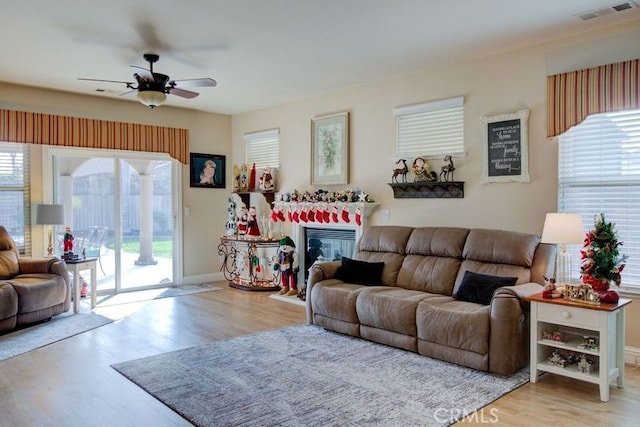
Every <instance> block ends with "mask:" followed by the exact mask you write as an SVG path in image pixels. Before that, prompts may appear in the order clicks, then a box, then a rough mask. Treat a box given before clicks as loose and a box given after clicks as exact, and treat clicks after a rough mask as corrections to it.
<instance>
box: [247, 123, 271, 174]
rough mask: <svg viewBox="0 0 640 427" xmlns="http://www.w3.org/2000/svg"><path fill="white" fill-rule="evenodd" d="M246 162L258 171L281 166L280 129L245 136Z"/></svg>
mask: <svg viewBox="0 0 640 427" xmlns="http://www.w3.org/2000/svg"><path fill="white" fill-rule="evenodd" d="M244 143H245V150H246V155H245V160H246V163H247V164H248V165H252V164H253V163H255V164H256V168H257V169H262V168H266V167H269V168H278V167H279V166H280V129H269V130H263V131H259V132H251V133H245V134H244Z"/></svg>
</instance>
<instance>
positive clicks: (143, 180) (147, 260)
mask: <svg viewBox="0 0 640 427" xmlns="http://www.w3.org/2000/svg"><path fill="white" fill-rule="evenodd" d="M50 151H51V164H52V175H53V184H54V185H53V198H54V200H55V201H56V202H57V203H61V204H63V205H64V206H65V217H66V222H67V225H69V226H70V227H71V234H72V235H73V237H74V253H76V254H78V255H80V256H82V254H85V255H86V256H87V257H95V258H97V259H98V283H97V285H98V286H97V288H98V293H112V292H120V291H125V290H134V289H141V288H150V287H158V286H167V285H170V284H173V283H174V282H175V271H177V263H176V262H175V257H174V254H175V247H176V245H175V242H176V241H177V235H176V229H177V227H176V226H175V218H176V217H175V215H174V212H175V211H176V208H175V207H176V206H178V203H177V202H176V201H177V195H176V194H174V193H175V190H174V189H175V188H177V186H176V185H175V182H174V181H175V179H176V176H177V173H176V172H175V171H176V170H177V166H176V165H175V162H174V161H173V160H170V159H169V158H168V157H167V156H165V155H151V154H146V153H145V154H138V153H120V154H110V153H108V152H105V151H93V150H64V149H52V150H50ZM59 239H60V242H61V241H62V237H60V238H59Z"/></svg>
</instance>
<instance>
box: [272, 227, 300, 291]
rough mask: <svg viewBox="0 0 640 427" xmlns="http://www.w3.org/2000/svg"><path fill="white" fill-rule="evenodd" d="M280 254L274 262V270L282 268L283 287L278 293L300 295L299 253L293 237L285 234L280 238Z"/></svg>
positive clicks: (281, 279)
mask: <svg viewBox="0 0 640 427" xmlns="http://www.w3.org/2000/svg"><path fill="white" fill-rule="evenodd" d="M278 243H279V245H280V246H279V247H278V255H277V256H276V260H275V263H274V264H273V268H274V270H280V282H281V286H282V289H281V290H280V292H278V294H280V295H287V296H294V295H298V271H299V270H300V268H299V267H298V254H297V253H296V245H295V243H293V240H291V237H289V236H285V237H283V238H282V239H280V241H279V242H278Z"/></svg>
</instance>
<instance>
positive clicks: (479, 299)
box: [453, 271, 518, 305]
mask: <svg viewBox="0 0 640 427" xmlns="http://www.w3.org/2000/svg"><path fill="white" fill-rule="evenodd" d="M517 280H518V278H517V277H504V276H490V275H488V274H479V273H474V272H473V271H466V272H465V273H464V277H463V278H462V282H460V286H459V287H458V290H457V291H456V293H455V294H453V297H454V298H455V299H457V300H459V301H468V302H475V303H478V304H484V305H489V304H490V303H491V298H492V297H493V293H494V292H495V290H496V289H498V288H500V287H502V286H512V285H515V284H516V281H517Z"/></svg>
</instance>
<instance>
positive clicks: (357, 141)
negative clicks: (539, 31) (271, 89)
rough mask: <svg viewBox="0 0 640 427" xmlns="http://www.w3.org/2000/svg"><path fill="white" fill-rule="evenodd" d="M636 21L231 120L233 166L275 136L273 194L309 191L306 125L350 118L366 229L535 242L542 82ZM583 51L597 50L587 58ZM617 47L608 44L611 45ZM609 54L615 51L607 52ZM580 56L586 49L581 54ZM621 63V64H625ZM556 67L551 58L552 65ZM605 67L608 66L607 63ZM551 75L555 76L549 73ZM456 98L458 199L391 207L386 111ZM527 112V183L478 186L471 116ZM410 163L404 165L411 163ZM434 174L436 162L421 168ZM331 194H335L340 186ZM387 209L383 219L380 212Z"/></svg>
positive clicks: (548, 165)
mask: <svg viewBox="0 0 640 427" xmlns="http://www.w3.org/2000/svg"><path fill="white" fill-rule="evenodd" d="M638 34H640V33H638V25H637V22H636V23H634V24H633V25H624V26H620V27H617V28H610V29H608V30H606V31H600V32H597V33H592V34H588V35H584V36H583V37H582V38H580V39H567V40H563V41H561V42H556V43H554V44H548V45H543V46H536V47H532V48H529V49H523V50H519V51H514V52H507V53H504V54H501V55H496V56H493V57H489V58H485V59H480V60H474V61H470V62H467V63H462V64H458V65H455V66H449V67H445V68H442V69H434V70H428V71H424V72H421V73H417V74H414V75H409V76H402V77H398V78H394V79H390V80H387V81H383V82H378V83H376V84H370V85H362V86H358V87H354V88H350V89H346V90H341V91H339V92H335V93H330V94H326V95H323V96H319V97H315V98H312V99H304V100H300V101H297V102H292V103H289V104H286V105H281V106H277V107H273V108H269V109H265V110H261V111H256V112H251V113H247V114H239V115H236V116H234V117H233V123H232V140H233V158H234V159H237V160H236V162H240V161H241V160H242V159H243V157H244V152H243V143H242V135H243V133H245V132H252V131H256V130H260V129H268V128H274V127H279V128H280V143H281V149H280V155H281V166H280V170H279V172H278V182H277V186H278V190H280V191H290V190H293V189H298V190H311V189H313V188H312V187H311V186H310V185H309V175H310V165H309V163H310V162H309V159H310V132H311V131H310V122H311V118H313V117H314V116H317V115H324V114H328V113H333V112H340V111H348V112H349V113H350V125H351V133H350V144H351V147H350V148H351V150H350V153H351V160H350V182H349V185H348V186H349V187H360V188H361V189H362V190H364V191H366V192H367V193H369V194H371V195H372V196H373V198H374V199H375V200H376V201H377V202H379V203H380V207H378V208H377V209H376V210H375V211H374V213H373V214H372V217H371V223H372V224H406V225H415V226H419V225H445V226H464V227H484V228H499V229H507V230H519V231H524V232H530V233H541V232H542V225H543V222H544V217H545V213H547V212H555V211H556V208H557V142H556V141H553V140H548V139H547V138H546V75H547V70H548V69H550V68H551V67H550V64H549V60H550V58H560V59H559V61H565V59H566V62H565V63H556V64H553V65H554V67H555V69H556V70H558V69H559V70H562V71H568V70H569V69H571V67H572V65H573V64H572V62H571V61H570V60H568V59H567V58H569V59H571V60H573V59H576V58H574V57H570V56H568V55H566V54H564V55H563V54H562V53H563V52H565V53H566V52H571V51H572V46H574V45H576V44H579V45H580V48H581V52H589V55H590V57H589V58H588V60H585V59H584V58H582V57H581V58H579V59H580V60H581V61H582V63H585V61H586V62H594V64H592V65H597V64H602V63H607V62H600V61H599V60H598V58H599V55H602V58H606V59H607V60H609V59H610V58H609V56H608V55H610V54H611V49H609V47H610V46H609V43H607V41H608V40H616V42H618V41H619V40H620V39H623V40H628V39H630V40H635V39H637V36H638ZM589 42H591V43H593V44H594V45H596V46H597V47H598V49H592V50H589V49H588V47H589ZM616 46H617V44H616ZM617 47H618V46H617ZM583 49H587V50H583ZM638 49H640V44H634V43H628V45H627V48H626V49H622V50H621V56H622V57H620V58H619V59H618V60H624V59H629V58H636V57H640V51H638ZM625 56H628V57H629V58H626V57H625ZM556 60H557V61H558V59H556ZM608 62H611V61H608ZM556 72H558V71H556ZM460 95H462V96H464V99H465V136H464V139H465V149H466V156H465V157H462V158H458V159H455V162H456V171H455V179H456V180H460V181H464V182H465V196H464V198H463V199H394V198H393V192H392V190H391V188H390V187H389V186H388V185H387V183H388V182H390V179H391V170H392V168H393V167H394V164H393V156H394V151H395V139H394V132H395V122H394V117H393V115H392V110H393V109H394V108H395V107H398V106H402V105H409V104H414V103H420V102H425V101H432V100H438V99H443V98H450V97H455V96H460ZM520 109H528V110H530V117H529V122H528V124H529V133H528V137H529V171H530V176H531V182H530V183H499V184H480V177H481V171H482V170H481V167H482V127H481V117H482V116H485V115H486V116H491V115H496V114H502V113H511V112H515V111H517V110H520ZM411 160H412V159H411ZM430 164H431V165H432V167H433V168H434V169H436V170H439V169H440V166H441V165H442V164H444V162H443V161H442V159H437V160H432V161H430ZM339 188H345V186H340V187H339ZM383 209H389V210H390V213H391V215H390V219H389V220H385V219H383V218H382V215H381V211H382V210H383ZM630 311H632V312H633V313H631V315H630V316H629V318H630V319H632V318H637V317H638V314H637V313H640V301H637V302H636V304H632V306H631V308H630ZM627 336H628V337H627V338H628V345H631V346H634V347H638V348H640V334H639V333H638V332H637V330H634V329H633V328H628V329H627Z"/></svg>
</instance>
